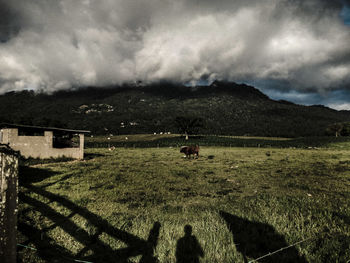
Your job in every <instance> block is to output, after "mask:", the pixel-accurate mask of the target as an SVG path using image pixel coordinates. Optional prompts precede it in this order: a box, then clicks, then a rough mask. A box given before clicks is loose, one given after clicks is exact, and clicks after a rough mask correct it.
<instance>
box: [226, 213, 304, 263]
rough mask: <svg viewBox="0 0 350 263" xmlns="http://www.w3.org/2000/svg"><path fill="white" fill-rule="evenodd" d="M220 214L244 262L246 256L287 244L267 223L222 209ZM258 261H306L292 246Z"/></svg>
mask: <svg viewBox="0 0 350 263" xmlns="http://www.w3.org/2000/svg"><path fill="white" fill-rule="evenodd" d="M220 216H221V217H222V218H223V219H224V220H225V221H226V224H227V227H228V228H229V230H230V231H231V232H232V235H233V240H234V242H235V245H236V248H237V250H238V251H239V252H240V253H242V255H243V257H244V262H248V261H249V260H248V258H250V259H256V258H259V257H261V256H263V255H266V254H269V253H270V252H274V251H276V250H278V249H280V248H283V247H287V246H288V245H289V244H287V242H286V240H285V238H284V237H283V236H282V235H280V234H278V233H277V232H276V231H275V229H274V228H273V227H272V226H270V225H268V224H263V223H259V222H254V221H249V220H247V219H244V218H241V217H238V216H235V215H232V214H229V213H226V212H224V211H220ZM259 262H269V263H274V262H276V263H280V262H284V263H307V261H306V259H305V258H304V257H302V256H300V255H299V254H298V251H297V250H296V249H295V248H294V247H291V248H288V249H286V250H284V251H281V252H279V253H277V254H274V255H272V256H269V257H266V258H264V259H261V260H259Z"/></svg>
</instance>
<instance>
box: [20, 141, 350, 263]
mask: <svg viewBox="0 0 350 263" xmlns="http://www.w3.org/2000/svg"><path fill="white" fill-rule="evenodd" d="M170 139H171V138H170ZM136 141H137V140H136ZM346 144H347V142H345V144H344V143H343V144H342V145H339V144H337V145H332V148H323V149H292V148H288V149H279V148H268V149H267V148H234V147H209V146H207V147H206V146H202V147H201V151H200V158H199V159H186V158H182V155H181V154H180V153H179V149H178V148H176V147H173V148H171V147H163V148H142V149H140V148H116V149H115V150H114V151H109V150H108V149H103V148H91V149H88V150H87V158H86V160H84V161H67V162H60V163H50V162H49V163H42V164H34V165H31V166H23V167H21V171H20V210H19V233H20V234H19V242H20V243H21V244H24V245H29V246H31V247H35V248H36V249H38V250H37V251H34V250H30V249H25V248H19V251H18V255H19V258H20V260H21V261H23V262H73V261H72V260H71V259H80V260H86V261H91V262H177V258H178V259H179V257H180V256H181V255H182V256H184V255H185V256H186V255H187V254H188V253H190V254H192V255H193V256H194V257H199V258H200V262H247V261H249V260H251V259H254V258H257V257H259V256H262V255H264V254H267V253H269V252H272V251H274V250H277V249H279V248H282V247H285V246H288V245H290V244H293V243H295V242H298V241H300V240H303V239H307V238H312V239H310V240H307V241H305V242H304V243H301V244H298V245H296V246H294V247H292V248H289V249H287V250H284V251H282V252H280V253H278V254H276V255H274V256H271V257H268V258H267V260H265V261H264V260H261V261H259V262H347V261H348V260H350V202H349V201H350V172H349V167H350V161H349V160H350V152H349V151H348V150H347V149H349V148H347V149H346V148H344V147H340V146H344V145H346ZM186 225H190V226H191V227H192V230H193V232H192V235H194V236H195V238H196V239H194V238H190V237H188V236H187V237H186V238H183V239H181V238H182V237H184V227H185V226H186ZM180 239H181V240H182V241H179V240H180ZM195 240H197V242H198V243H199V244H200V247H201V248H202V250H203V252H204V257H203V258H201V257H200V250H198V249H195V247H196V246H192V248H193V249H192V250H190V251H186V250H184V249H182V248H181V246H180V245H179V244H180V243H181V242H184V243H185V244H187V245H188V246H190V245H189V244H190V243H191V242H192V243H193V242H195ZM177 247H178V248H177ZM187 262H188V261H187Z"/></svg>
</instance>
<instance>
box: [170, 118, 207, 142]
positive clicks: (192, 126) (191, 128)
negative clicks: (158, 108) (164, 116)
mask: <svg viewBox="0 0 350 263" xmlns="http://www.w3.org/2000/svg"><path fill="white" fill-rule="evenodd" d="M175 125H176V127H177V129H178V130H179V132H180V133H181V134H184V135H185V136H186V140H188V135H191V134H196V133H197V134H198V132H199V130H200V128H203V127H204V121H203V119H202V118H191V117H183V116H181V117H176V119H175Z"/></svg>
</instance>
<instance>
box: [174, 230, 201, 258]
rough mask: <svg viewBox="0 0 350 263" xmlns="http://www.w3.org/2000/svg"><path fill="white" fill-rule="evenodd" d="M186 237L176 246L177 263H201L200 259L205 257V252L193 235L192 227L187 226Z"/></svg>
mask: <svg viewBox="0 0 350 263" xmlns="http://www.w3.org/2000/svg"><path fill="white" fill-rule="evenodd" d="M184 231H185V235H184V236H183V237H182V238H180V239H179V240H178V241H177V244H176V262H177V263H199V257H204V251H203V249H202V247H201V245H200V244H199V242H198V240H197V238H196V236H194V235H192V226H190V225H186V226H185V228H184Z"/></svg>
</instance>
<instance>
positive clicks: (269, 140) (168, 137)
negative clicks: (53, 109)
mask: <svg viewBox="0 0 350 263" xmlns="http://www.w3.org/2000/svg"><path fill="white" fill-rule="evenodd" d="M184 144H193V145H194V144H198V145H201V146H222V147H258V148H259V147H262V148H271V147H274V148H301V149H303V148H333V149H335V148H338V149H350V139H349V137H338V138H336V137H330V136H327V137H301V138H278V137H246V136H219V135H196V136H191V137H190V139H189V141H186V140H185V137H184V136H180V135H179V134H156V135H154V134H137V135H118V136H95V137H87V138H86V141H85V145H86V147H88V148H106V147H111V146H115V147H127V148H133V147H137V148H149V147H180V146H181V145H184Z"/></svg>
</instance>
